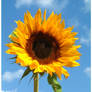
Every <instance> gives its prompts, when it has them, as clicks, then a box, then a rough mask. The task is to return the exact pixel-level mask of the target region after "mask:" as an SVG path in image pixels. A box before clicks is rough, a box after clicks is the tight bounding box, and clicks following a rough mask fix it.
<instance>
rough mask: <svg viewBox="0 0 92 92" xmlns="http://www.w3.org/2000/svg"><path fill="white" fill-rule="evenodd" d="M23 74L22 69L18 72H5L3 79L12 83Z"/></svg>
mask: <svg viewBox="0 0 92 92" xmlns="http://www.w3.org/2000/svg"><path fill="white" fill-rule="evenodd" d="M23 72H24V70H22V69H20V70H18V71H16V72H5V73H4V74H3V77H2V78H3V80H4V81H7V82H11V81H13V80H14V79H17V78H20V77H21V76H22V74H23Z"/></svg>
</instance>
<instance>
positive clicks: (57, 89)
mask: <svg viewBox="0 0 92 92" xmlns="http://www.w3.org/2000/svg"><path fill="white" fill-rule="evenodd" d="M48 83H49V84H50V85H51V86H52V88H53V90H54V92H62V88H61V85H60V84H59V82H58V81H57V76H56V74H53V75H52V76H50V75H48Z"/></svg>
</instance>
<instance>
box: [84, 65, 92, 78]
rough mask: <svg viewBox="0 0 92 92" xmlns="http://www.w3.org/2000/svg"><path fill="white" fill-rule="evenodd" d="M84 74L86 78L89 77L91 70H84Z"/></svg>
mask: <svg viewBox="0 0 92 92" xmlns="http://www.w3.org/2000/svg"><path fill="white" fill-rule="evenodd" d="M84 73H85V74H86V75H87V76H88V77H91V68H90V67H87V68H85V70H84Z"/></svg>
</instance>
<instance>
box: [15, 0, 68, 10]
mask: <svg viewBox="0 0 92 92" xmlns="http://www.w3.org/2000/svg"><path fill="white" fill-rule="evenodd" d="M68 1H69V0H16V3H15V7H16V8H20V7H21V6H27V7H28V6H29V7H30V6H31V5H35V6H39V7H41V8H50V9H54V10H57V9H58V10H62V9H64V8H66V6H67V5H68Z"/></svg>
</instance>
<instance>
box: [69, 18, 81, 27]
mask: <svg viewBox="0 0 92 92" xmlns="http://www.w3.org/2000/svg"><path fill="white" fill-rule="evenodd" d="M68 25H69V26H74V28H77V27H78V26H80V22H79V20H78V19H77V18H75V17H74V18H71V19H69V20H68Z"/></svg>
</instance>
